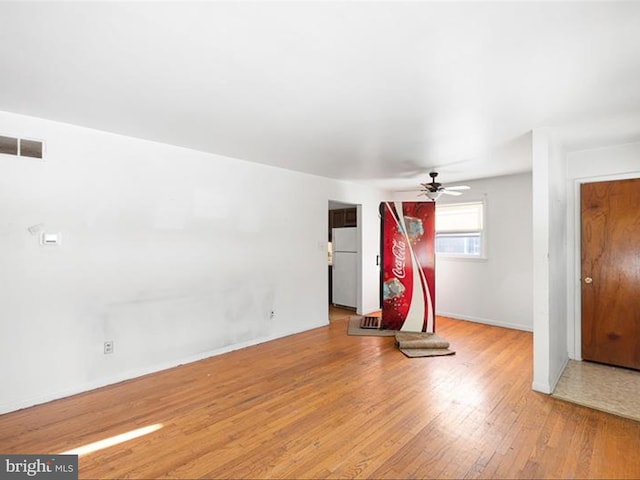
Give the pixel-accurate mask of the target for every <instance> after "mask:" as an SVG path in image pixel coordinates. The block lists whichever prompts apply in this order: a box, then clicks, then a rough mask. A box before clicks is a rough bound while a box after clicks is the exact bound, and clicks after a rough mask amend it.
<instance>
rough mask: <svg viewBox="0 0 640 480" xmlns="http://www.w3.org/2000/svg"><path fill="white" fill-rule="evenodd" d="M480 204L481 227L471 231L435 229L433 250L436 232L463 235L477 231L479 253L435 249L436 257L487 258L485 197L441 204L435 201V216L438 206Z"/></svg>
mask: <svg viewBox="0 0 640 480" xmlns="http://www.w3.org/2000/svg"><path fill="white" fill-rule="evenodd" d="M478 204H479V205H481V207H482V229H481V230H479V231H477V230H474V231H473V232H471V231H454V230H451V231H446V232H438V230H437V229H436V234H435V237H436V238H435V240H436V241H435V243H434V246H433V247H434V251H435V249H436V245H437V238H438V234H443V235H452V236H453V235H463V234H469V233H476V232H477V233H479V234H480V253H479V254H478V255H469V254H464V253H441V252H438V251H435V253H436V256H437V257H438V258H443V259H448V258H450V259H461V260H487V202H486V200H485V199H482V200H471V201H465V202H447V203H442V204H437V203H436V218H437V216H438V208H442V207H445V208H446V207H455V206H464V205H478Z"/></svg>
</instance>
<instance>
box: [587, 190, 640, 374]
mask: <svg viewBox="0 0 640 480" xmlns="http://www.w3.org/2000/svg"><path fill="white" fill-rule="evenodd" d="M581 216H582V229H581V230H582V246H581V248H582V278H581V282H582V288H581V291H582V358H584V359H585V360H592V361H595V362H601V363H607V364H610V365H618V366H622V367H629V368H635V369H638V370H640V178H638V179H632V180H619V181H610V182H596V183H585V184H583V185H582V187H581Z"/></svg>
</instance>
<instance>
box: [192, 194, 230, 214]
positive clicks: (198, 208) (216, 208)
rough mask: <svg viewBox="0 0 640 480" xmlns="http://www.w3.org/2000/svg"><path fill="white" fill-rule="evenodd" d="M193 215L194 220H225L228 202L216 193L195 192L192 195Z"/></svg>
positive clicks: (227, 212)
mask: <svg viewBox="0 0 640 480" xmlns="http://www.w3.org/2000/svg"><path fill="white" fill-rule="evenodd" d="M193 215H194V216H195V217H196V218H221V219H224V218H227V217H228V216H229V200H228V199H226V198H224V196H223V195H222V194H220V193H217V192H211V191H205V190H196V191H195V192H194V194H193Z"/></svg>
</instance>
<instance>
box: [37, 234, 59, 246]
mask: <svg viewBox="0 0 640 480" xmlns="http://www.w3.org/2000/svg"><path fill="white" fill-rule="evenodd" d="M61 240H62V237H61V235H60V234H59V233H47V232H42V234H41V235H40V245H60V243H61Z"/></svg>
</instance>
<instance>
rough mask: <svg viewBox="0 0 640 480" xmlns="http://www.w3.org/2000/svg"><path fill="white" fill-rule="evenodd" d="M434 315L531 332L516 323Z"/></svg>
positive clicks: (445, 314) (440, 313)
mask: <svg viewBox="0 0 640 480" xmlns="http://www.w3.org/2000/svg"><path fill="white" fill-rule="evenodd" d="M436 315H439V316H441V317H449V318H456V319H458V320H467V321H469V322H475V323H484V324H486V325H492V326H494V327H503V328H511V329H514V330H522V331H525V332H533V327H532V326H531V327H529V326H525V325H519V324H517V323H507V322H498V321H495V320H490V319H488V318H480V317H472V316H469V315H459V314H457V313H450V312H436Z"/></svg>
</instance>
